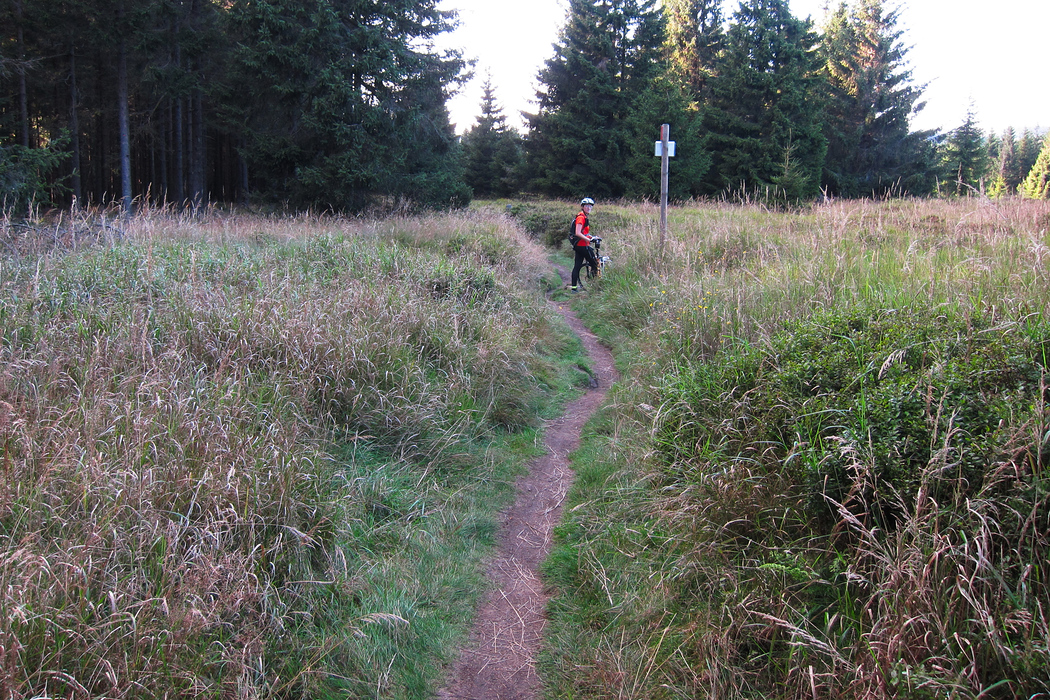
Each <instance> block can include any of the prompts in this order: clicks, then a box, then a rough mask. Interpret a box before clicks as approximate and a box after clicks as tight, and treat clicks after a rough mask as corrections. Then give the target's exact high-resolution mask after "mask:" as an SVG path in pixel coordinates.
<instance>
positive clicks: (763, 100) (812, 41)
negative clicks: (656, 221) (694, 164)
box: [705, 0, 827, 200]
mask: <svg viewBox="0 0 1050 700" xmlns="http://www.w3.org/2000/svg"><path fill="white" fill-rule="evenodd" d="M816 42H817V36H816V34H814V32H813V31H812V27H811V24H810V23H809V22H808V21H802V20H799V19H797V18H796V17H795V16H794V15H792V14H791V11H790V9H789V7H788V3H787V1H786V0H744V1H743V2H741V4H740V7H739V9H738V10H737V11H736V13H735V14H734V15H733V22H732V24H731V25H730V27H729V32H728V35H727V37H726V47H725V50H724V52H723V53H722V55H721V59H720V61H719V66H718V70H717V75H716V76H715V77H714V78H713V79H712V81H711V92H712V95H711V101H710V105H709V109H708V110H707V113H706V115H705V116H706V125H707V127H708V129H709V131H710V137H709V144H710V149H711V152H712V157H713V165H712V170H711V172H710V174H709V177H708V178H707V187H706V189H707V192H708V193H712V194H713V193H717V192H724V191H739V190H740V189H743V190H745V191H746V192H747V193H749V194H750V193H755V192H760V191H764V190H767V189H772V188H773V186H774V181H775V179H778V178H779V179H780V181H781V182H782V183H784V184H785V185H787V184H790V190H789V191H785V190H780V194H779V196H781V197H785V198H787V199H789V200H798V199H805V198H809V197H812V196H814V195H815V194H816V193H817V191H818V186H819V184H820V172H821V167H822V166H823V163H824V155H825V152H826V150H827V143H826V141H825V138H824V136H823V134H822V133H821V121H820V115H821V109H822V107H821V99H820V84H821V83H820V80H821V79H820V77H819V76H818V73H817V71H818V70H819V63H818V59H817V57H816V55H815V47H816Z"/></svg>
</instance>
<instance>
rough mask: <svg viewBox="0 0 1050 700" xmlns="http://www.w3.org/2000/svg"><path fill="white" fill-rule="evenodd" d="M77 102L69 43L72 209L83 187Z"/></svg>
mask: <svg viewBox="0 0 1050 700" xmlns="http://www.w3.org/2000/svg"><path fill="white" fill-rule="evenodd" d="M78 103H79V97H78V96H77V50H76V47H75V46H73V45H72V44H71V45H70V47H69V133H70V143H69V148H70V152H71V156H70V166H71V167H72V170H73V172H72V176H71V177H70V189H72V195H73V208H74V209H76V208H77V206H79V205H80V200H81V199H83V197H84V192H83V187H82V185H81V182H80V117H79V114H78V110H77V104H78Z"/></svg>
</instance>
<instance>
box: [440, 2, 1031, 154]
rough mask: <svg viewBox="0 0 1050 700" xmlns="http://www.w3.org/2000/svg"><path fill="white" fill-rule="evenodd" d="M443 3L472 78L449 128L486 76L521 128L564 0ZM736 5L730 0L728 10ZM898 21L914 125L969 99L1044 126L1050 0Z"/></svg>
mask: <svg viewBox="0 0 1050 700" xmlns="http://www.w3.org/2000/svg"><path fill="white" fill-rule="evenodd" d="M790 2H791V8H792V11H793V12H794V13H795V15H796V16H798V17H802V18H805V17H809V16H812V17H813V19H814V20H815V21H816V22H817V24H818V25H819V24H820V23H821V20H822V19H823V16H824V13H823V9H822V8H823V6H824V4H825V3H826V2H827V0H790ZM833 2H837V0H833ZM890 2H891V4H892V2H894V0H890ZM440 6H441V8H442V9H458V10H459V11H460V28H459V29H458V30H457V31H456V32H455V33H453V34H451V35H448V36H446V37H443V38H442V41H441V43H440V46H441V47H456V48H460V49H462V50H463V51H464V57H465V58H468V59H470V58H473V59H476V60H477V64H476V66H475V68H474V72H475V77H474V79H473V80H472V81H471V82H470V83H468V84H467V85H465V86H464V87H463V89H462V90H461V92H460V94H458V95H457V96H455V97H454V98H453V99H452V100H451V101H450V102H449V110H450V112H451V116H452V122H453V123H454V124H456V130H457V131H458V132H460V133H462V132H464V131H466V130H467V129H469V128H470V127H471V126H472V125H473V124H474V121H475V119H476V117H477V115H478V114H479V113H480V111H481V85H482V83H483V82H484V80H485V77H486V75H489V74H491V76H492V85H493V87H494V89H495V96H496V100H497V102H498V103H499V104H500V106H502V107H503V113H504V114H505V115H506V116H507V120H508V122H509V123H510V124H511V125H512V126H514V127H516V128H518V129H519V130H522V129H523V127H524V122H523V120H522V119H521V118H520V116H519V113H520V112H522V111H525V112H534V111H535V110H536V104H535V97H536V86H537V83H536V75H537V73H538V72H539V70H540V68H542V67H543V65H544V62H545V61H546V60H547V59H548V58H550V57H551V56H552V55H553V53H554V52H553V49H552V45H553V44H554V43H555V42H556V41H557V40H558V32H559V31H560V30H561V27H562V25H563V24H564V23H565V13H566V10H567V8H568V2H567V0H524V1H523V0H442V2H441V5H440ZM737 6H738V2H737V0H727V2H726V6H725V7H726V15H727V16H728V15H731V14H732V12H733V11H735V10H736V8H737ZM900 17H901V18H900V22H899V27H900V28H901V29H904V30H905V35H904V37H903V40H902V41H903V43H904V44H905V45H909V46H911V47H912V48H911V51H910V52H909V53H908V60H909V62H910V64H911V68H912V70H913V79H914V82H915V83H917V84H922V83H928V87H927V88H926V91H925V93H924V95H923V99H925V100H926V102H927V105H926V108H925V109H924V110H923V111H922V112H920V113H919V115H918V117H916V119H915V120H913V122H912V128H914V129H933V128H940V129H942V130H944V131H949V130H951V129H954V128H956V127H957V126H959V125H960V124H962V122H963V121H964V120H965V118H966V112H967V109H968V108H969V106H970V104H971V102H972V103H973V106H974V109H975V112H976V115H977V121H978V124H979V125H980V127H981V128H982V129H983V130H985V131H988V130H994V131H996V132H1002V130H1003V129H1005V128H1006V127H1008V126H1012V127H1014V129H1015V130H1016V131H1017V132H1018V133H1020V132H1021V131H1022V130H1023V129H1024V128H1025V127H1028V128H1033V129H1034V128H1041V129H1046V128H1047V127H1050V87H1048V84H1047V77H1046V69H1047V58H1046V37H1045V32H1046V31H1047V27H1050V0H995V1H994V2H988V0H910V1H909V0H904V2H903V3H902V11H901V16H900ZM673 128H674V127H673V125H672V129H673ZM657 136H658V135H657Z"/></svg>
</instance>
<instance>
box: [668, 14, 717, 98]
mask: <svg viewBox="0 0 1050 700" xmlns="http://www.w3.org/2000/svg"><path fill="white" fill-rule="evenodd" d="M663 11H664V19H665V22H666V25H667V34H666V37H665V39H664V52H665V58H666V60H667V64H668V67H669V69H670V71H671V73H672V75H674V76H675V77H676V78H677V79H678V80H680V81H682V82H683V83H684V84H685V85H686V86H687V88H688V90H689V92H690V93H691V94H692V96H693V99H694V100H696V101H703V100H705V99H706V97H707V87H708V82H709V81H710V79H711V77H712V76H713V75H714V72H715V68H716V62H717V58H718V53H719V51H721V49H722V44H723V41H724V39H725V34H724V32H723V30H722V20H723V17H722V1H721V0H664V3H663Z"/></svg>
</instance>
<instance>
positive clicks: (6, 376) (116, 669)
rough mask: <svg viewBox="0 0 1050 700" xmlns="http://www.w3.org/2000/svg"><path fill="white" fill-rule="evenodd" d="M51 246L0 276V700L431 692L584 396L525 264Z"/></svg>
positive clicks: (42, 237) (365, 253)
mask: <svg viewBox="0 0 1050 700" xmlns="http://www.w3.org/2000/svg"><path fill="white" fill-rule="evenodd" d="M64 225H65V226H68V231H67V230H66V229H65V228H63V226H62V225H59V222H50V223H48V224H41V226H40V234H39V235H38V236H34V235H32V229H31V228H26V227H20V228H18V229H17V230H11V231H5V236H6V238H5V248H4V251H5V257H4V258H3V260H2V261H0V367H3V370H2V372H0V443H2V468H3V481H2V486H0V669H2V671H0V677H2V681H0V689H2V690H0V695H4V696H5V697H12V698H22V697H25V698H28V697H78V698H79V697H109V698H156V697H188V696H192V697H260V698H263V697H282V698H290V697H303V698H306V697H309V698H325V697H331V698H336V697H340V698H341V697H347V696H350V697H384V698H421V697H427V696H429V695H431V694H433V692H435V690H436V688H437V685H438V683H439V682H440V681H441V678H442V670H443V667H444V665H445V664H446V663H448V662H449V661H450V659H451V655H452V653H453V651H454V650H455V649H456V648H457V647H458V646H459V643H460V641H461V640H462V637H463V635H464V634H465V633H466V630H467V629H468V625H469V623H470V620H471V619H472V616H473V614H474V609H475V608H476V603H477V601H478V592H479V591H480V590H482V589H483V588H484V585H483V583H482V581H481V576H482V574H483V571H482V568H481V565H482V562H483V560H484V557H485V556H486V555H487V554H488V553H489V552H490V551H491V550H492V548H493V547H494V546H495V543H496V532H497V527H498V518H497V516H496V514H497V513H498V512H499V511H500V510H501V509H502V508H503V507H505V506H506V505H508V504H509V503H510V501H511V498H512V496H513V483H514V480H515V479H516V478H517V477H518V475H519V474H520V473H522V471H523V468H524V463H525V461H526V460H527V459H528V458H530V457H531V456H533V455H534V454H536V453H537V439H538V438H537V435H538V433H537V430H538V428H539V427H540V425H541V422H542V420H544V419H545V418H551V417H553V416H555V415H557V412H558V410H559V405H560V403H561V402H562V401H563V400H564V399H565V397H567V396H569V395H571V394H573V393H574V392H576V391H579V389H580V388H581V387H582V386H586V384H587V381H588V375H587V373H586V372H583V371H581V370H580V369H579V368H578V365H580V364H581V363H582V360H581V359H580V356H579V355H580V352H581V346H580V343H579V340H578V339H576V338H575V337H574V336H573V335H572V333H571V332H570V330H569V328H568V327H567V326H566V324H565V322H564V321H563V320H562V319H561V318H560V316H558V314H557V313H556V312H555V311H554V310H552V309H551V308H550V307H549V306H548V305H547V303H546V300H545V298H544V296H543V291H544V280H545V279H546V278H548V277H549V276H550V275H551V271H550V268H549V265H548V264H547V261H546V258H545V254H544V252H543V250H542V249H541V248H540V247H539V246H537V245H535V244H534V243H532V242H531V241H530V240H528V238H527V237H524V236H522V235H521V234H520V231H518V230H517V229H516V228H515V227H514V226H513V225H512V224H511V223H510V222H508V221H506V220H504V219H502V217H499V216H480V215H474V214H471V213H466V212H465V213H461V214H456V215H448V216H432V217H419V218H405V219H392V220H387V221H378V222H370V221H365V220H343V219H339V218H336V217H311V216H303V217H273V218H271V217H259V216H246V215H240V216H238V215H229V214H225V213H222V212H209V213H207V215H205V216H200V217H198V216H188V215H187V216H182V215H178V214H176V213H173V212H167V211H165V212H144V213H143V214H142V215H141V216H138V217H136V218H134V219H132V220H131V221H129V222H127V223H126V224H122V226H123V228H122V229H121V231H120V235H119V237H118V236H109V235H107V233H106V232H109V231H111V230H112V229H113V226H112V223H106V220H104V219H94V218H92V216H91V214H90V213H89V214H85V215H84V216H83V218H82V219H78V220H76V221H70V220H68V219H67V220H65V222H64ZM26 231H30V233H26ZM92 231H95V232H97V234H98V235H88V234H90V232H92ZM85 232H88V233H87V234H86V233H85ZM511 244H512V245H511ZM508 246H509V247H508Z"/></svg>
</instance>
